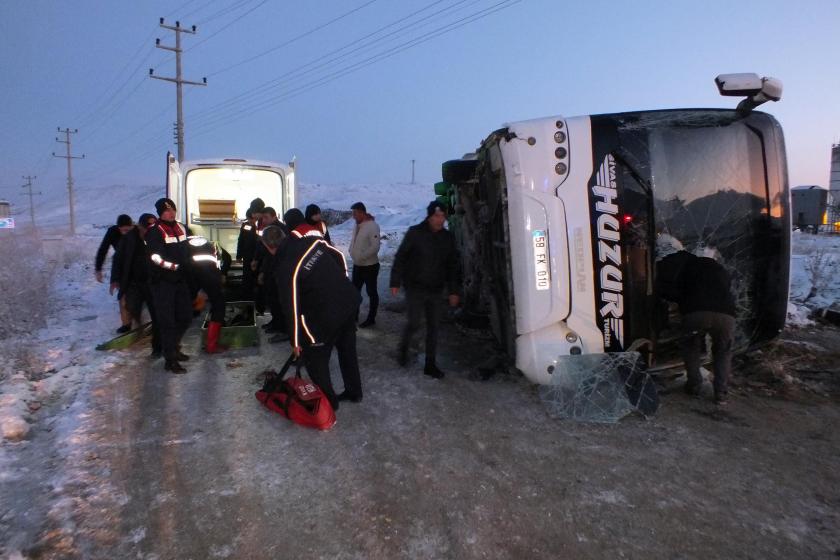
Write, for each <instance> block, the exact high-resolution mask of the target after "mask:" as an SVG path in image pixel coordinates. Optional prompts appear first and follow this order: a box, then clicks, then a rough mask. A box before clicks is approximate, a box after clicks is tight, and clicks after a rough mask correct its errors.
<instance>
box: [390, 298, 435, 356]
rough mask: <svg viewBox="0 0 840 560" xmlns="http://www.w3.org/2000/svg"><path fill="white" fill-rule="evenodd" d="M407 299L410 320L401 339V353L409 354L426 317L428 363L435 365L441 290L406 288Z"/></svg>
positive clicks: (403, 354)
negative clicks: (412, 342) (413, 340)
mask: <svg viewBox="0 0 840 560" xmlns="http://www.w3.org/2000/svg"><path fill="white" fill-rule="evenodd" d="M405 301H406V304H407V310H406V311H407V315H408V322H407V323H406V325H405V329H404V330H403V333H402V339H401V340H400V349H399V351H400V354H401V355H402V356H405V355H407V353H408V349H409V347H410V346H411V339H412V338H413V337H414V333H416V332H417V331H418V330H419V329H420V327H421V326H422V324H423V317H424V316H425V318H426V365H427V366H432V365H435V357H436V354H437V336H438V325H439V323H440V305H441V301H440V292H437V291H435V292H433V291H429V290H424V289H422V288H406V291H405Z"/></svg>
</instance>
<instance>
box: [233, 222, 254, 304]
mask: <svg viewBox="0 0 840 560" xmlns="http://www.w3.org/2000/svg"><path fill="white" fill-rule="evenodd" d="M257 216H259V214H257ZM258 221H259V220H258V219H257V217H255V216H254V212H253V210H251V208H248V210H247V211H246V212H245V222H244V223H243V224H242V226H241V227H240V228H239V239H238V240H237V242H236V260H237V261H241V262H242V292H243V293H244V294H245V299H251V298H253V297H254V271H253V270H251V261H253V260H254V252H255V251H256V249H257V222H258Z"/></svg>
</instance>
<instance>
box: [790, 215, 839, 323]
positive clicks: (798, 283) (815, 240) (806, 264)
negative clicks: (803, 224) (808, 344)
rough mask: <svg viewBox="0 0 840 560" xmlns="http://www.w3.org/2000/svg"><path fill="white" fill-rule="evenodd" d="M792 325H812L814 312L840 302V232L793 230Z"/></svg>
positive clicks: (791, 273) (791, 271)
mask: <svg viewBox="0 0 840 560" xmlns="http://www.w3.org/2000/svg"><path fill="white" fill-rule="evenodd" d="M791 253H792V254H791V263H790V265H791V266H790V302H789V304H788V325H789V326H794V327H796V326H809V325H811V324H813V320H812V319H811V318H810V317H811V315H812V313H813V312H814V311H817V310H820V309H825V308H828V307H831V306H833V305H840V235H811V234H808V233H801V232H799V231H795V232H793V236H792V239H791Z"/></svg>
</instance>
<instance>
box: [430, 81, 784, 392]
mask: <svg viewBox="0 0 840 560" xmlns="http://www.w3.org/2000/svg"><path fill="white" fill-rule="evenodd" d="M716 81H717V83H718V87H719V89H720V91H721V93H722V94H723V95H741V96H746V97H747V98H746V99H745V100H744V101H743V102H742V103H741V104H740V105H739V107H738V109H736V110H725V109H679V110H655V111H639V112H628V113H617V114H604V115H591V116H579V117H572V118H566V117H561V116H554V117H547V118H542V119H535V120H529V121H523V122H516V123H511V124H507V125H506V126H504V128H502V129H500V130H497V131H495V132H493V133H492V134H490V135H489V136H488V137H487V138H486V139H485V140H484V141H483V142H482V143H481V145H480V147H479V148H478V149H477V150H476V151H475V152H474V153H470V154H467V155H465V156H464V157H462V158H461V159H457V160H452V161H448V162H446V163H444V164H443V179H444V181H443V183H439V184H438V185H436V190H437V194H438V195H440V196H441V197H442V198H443V199H444V200H445V201H446V202H448V203H449V207H450V217H449V222H450V228H451V229H452V230H453V231H454V232H455V234H456V237H457V239H458V240H459V244H460V246H461V254H462V261H463V262H462V265H463V272H464V306H465V313H466V314H468V315H469V316H470V317H472V318H476V317H477V318H479V319H480V320H483V321H484V322H485V323H486V324H488V326H489V327H490V328H491V330H492V331H493V333H494V335H495V337H496V339H497V340H498V342H499V344H500V346H501V347H502V350H503V351H504V352H505V353H506V354H507V355H508V356H510V357H512V358H513V359H514V360H513V361H514V363H515V367H516V369H518V370H519V371H521V372H522V373H523V374H525V375H526V376H527V377H528V378H529V379H531V380H532V381H534V382H537V383H550V382H551V380H552V379H553V378H554V377H555V376H558V375H562V374H563V371H564V367H568V366H570V365H573V363H572V362H570V361H572V360H575V359H576V358H577V356H580V355H582V354H592V353H604V352H624V351H628V350H634V351H639V352H641V353H642V355H643V357H644V358H645V360H646V362H647V366H648V367H649V368H650V369H651V370H656V369H664V368H669V367H673V366H675V365H678V364H679V363H680V360H679V356H680V354H679V333H678V329H677V327H678V326H679V316H678V310H677V309H676V306H674V305H669V304H667V303H666V302H664V301H663V300H662V299H660V298H659V297H658V296H657V294H656V291H655V270H656V267H655V264H656V259H657V256H659V257H661V256H664V254H666V253H667V252H671V251H673V250H675V248H684V249H685V250H688V251H690V252H694V253H696V254H699V255H704V256H710V257H713V258H715V259H716V260H718V261H719V262H720V263H722V264H723V266H724V267H725V268H726V269H727V270H728V271H729V273H730V275H731V277H732V287H731V288H732V290H733V294H734V295H735V299H736V304H737V317H736V324H737V327H736V347H737V349H738V350H740V351H743V350H745V349H748V348H750V347H751V346H754V345H756V344H759V343H762V342H766V341H768V340H770V339H772V338H773V337H775V336H776V335H777V334H778V333H779V332H780V330H781V329H782V327H783V326H784V321H785V316H786V309H787V297H788V277H789V258H790V215H789V208H790V204H789V191H788V179H787V169H786V160H785V148H784V139H783V136H782V130H781V127H780V126H779V124H778V122H777V121H776V120H775V119H774V118H773V117H772V116H770V115H768V114H765V113H760V112H753V111H752V109H753V108H754V107H755V106H756V105H758V104H760V103H761V102H763V101H767V100H774V101H775V100H778V99H779V98H780V96H781V84H780V83H779V82H778V81H777V80H774V79H772V78H764V79H762V78H759V77H758V76H756V75H754V74H738V75H724V76H719V77H718V79H717V80H716Z"/></svg>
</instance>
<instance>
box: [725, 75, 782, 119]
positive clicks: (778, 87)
mask: <svg viewBox="0 0 840 560" xmlns="http://www.w3.org/2000/svg"><path fill="white" fill-rule="evenodd" d="M715 84H716V85H717V88H718V92H720V94H721V95H726V96H738V97H740V96H746V99H744V100H743V101H741V103H739V104H738V109H737V110H738V112H739V113H741V114H743V115H746V114H749V112H750V111H752V110H753V109H755V108H756V107H758V106H759V105H761V104H762V103H766V102H767V101H779V100H780V99H781V98H782V81H781V80H779V79H777V78H767V77H765V78H759V77H758V74H752V73H744V74H721V75H720V76H718V77H717V78H715Z"/></svg>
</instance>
